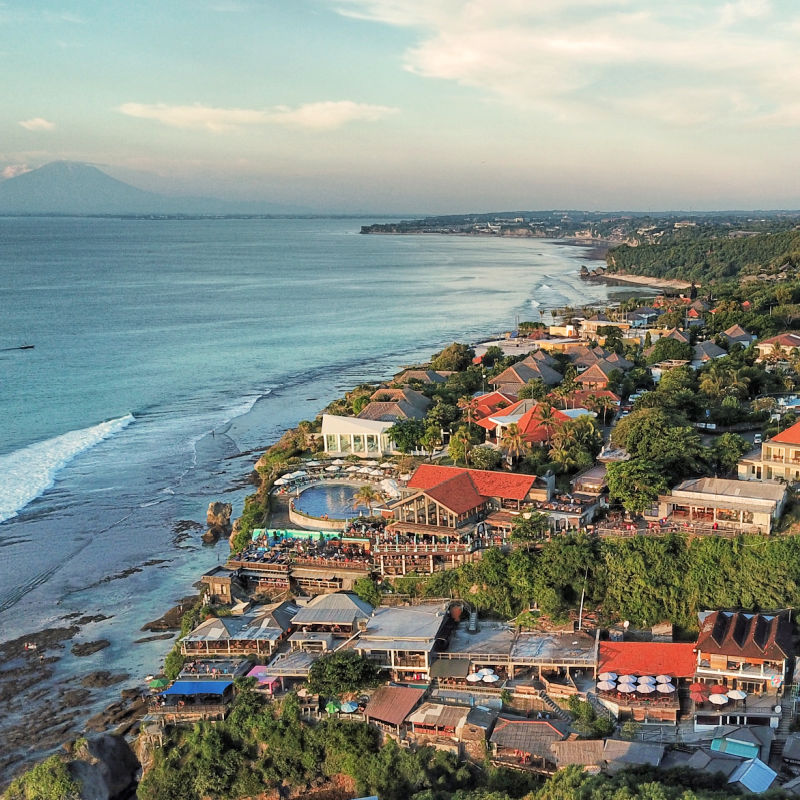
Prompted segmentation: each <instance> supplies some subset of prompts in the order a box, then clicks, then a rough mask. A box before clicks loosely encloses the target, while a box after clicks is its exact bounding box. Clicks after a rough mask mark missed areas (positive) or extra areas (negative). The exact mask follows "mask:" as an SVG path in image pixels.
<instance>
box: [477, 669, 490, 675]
mask: <svg viewBox="0 0 800 800" xmlns="http://www.w3.org/2000/svg"><path fill="white" fill-rule="evenodd" d="M476 674H478V675H494V670H493V669H490V668H489V667H484V668H483V669H479V670H478V672H477V673H476Z"/></svg>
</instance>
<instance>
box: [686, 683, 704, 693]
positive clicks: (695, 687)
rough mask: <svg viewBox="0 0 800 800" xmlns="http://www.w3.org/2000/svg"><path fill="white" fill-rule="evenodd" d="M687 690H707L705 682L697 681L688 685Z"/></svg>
mask: <svg viewBox="0 0 800 800" xmlns="http://www.w3.org/2000/svg"><path fill="white" fill-rule="evenodd" d="M689 691H690V692H707V691H708V686H707V685H706V684H705V683H700V682H699V681H698V682H697V683H693V684H692V685H691V686H690V687H689Z"/></svg>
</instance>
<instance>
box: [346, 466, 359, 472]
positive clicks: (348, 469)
mask: <svg viewBox="0 0 800 800" xmlns="http://www.w3.org/2000/svg"><path fill="white" fill-rule="evenodd" d="M345 472H363V470H362V469H361V467H357V466H356V465H355V464H353V466H352V467H348V468H347V469H346V470H345Z"/></svg>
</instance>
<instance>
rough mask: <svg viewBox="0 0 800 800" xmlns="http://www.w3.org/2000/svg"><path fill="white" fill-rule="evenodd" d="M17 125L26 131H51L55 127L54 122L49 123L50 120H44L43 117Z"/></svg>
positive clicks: (23, 121)
mask: <svg viewBox="0 0 800 800" xmlns="http://www.w3.org/2000/svg"><path fill="white" fill-rule="evenodd" d="M19 124H20V125H22V127H23V128H25V130H28V131H51V130H53V128H55V126H56V124H55V122H50V120H47V119H44V118H43V117H34V118H33V119H25V120H22V122H20V123H19Z"/></svg>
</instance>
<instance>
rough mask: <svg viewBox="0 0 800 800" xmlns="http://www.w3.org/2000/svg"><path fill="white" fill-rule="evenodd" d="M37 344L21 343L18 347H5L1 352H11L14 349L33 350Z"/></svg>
mask: <svg viewBox="0 0 800 800" xmlns="http://www.w3.org/2000/svg"><path fill="white" fill-rule="evenodd" d="M35 346H36V345H33V344H20V345H17V346H16V347H3V348H2V350H0V352H3V353H10V352H11V351H12V350H33V348H34V347H35Z"/></svg>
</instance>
